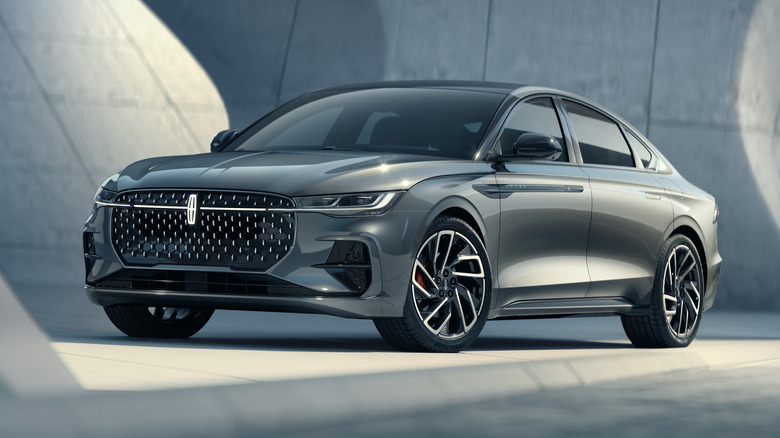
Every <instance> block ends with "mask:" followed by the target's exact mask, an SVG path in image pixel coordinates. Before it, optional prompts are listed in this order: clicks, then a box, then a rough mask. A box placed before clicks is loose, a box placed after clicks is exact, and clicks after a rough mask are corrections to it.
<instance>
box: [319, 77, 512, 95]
mask: <svg viewBox="0 0 780 438" xmlns="http://www.w3.org/2000/svg"><path fill="white" fill-rule="evenodd" d="M521 87H523V85H520V84H513V83H508V82H486V81H454V80H424V81H422V80H418V81H386V82H366V83H358V84H347V85H339V86H336V87H328V88H322V89H319V90H317V91H341V90H363V89H370V88H446V89H451V90H464V91H481V92H485V93H496V94H503V95H509V94H511V93H512V92H513V91H515V90H517V89H518V88H521Z"/></svg>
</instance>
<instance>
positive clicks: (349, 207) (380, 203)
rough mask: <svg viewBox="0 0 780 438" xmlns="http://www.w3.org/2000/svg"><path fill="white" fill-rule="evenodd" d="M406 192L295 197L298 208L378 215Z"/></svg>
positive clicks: (389, 207)
mask: <svg viewBox="0 0 780 438" xmlns="http://www.w3.org/2000/svg"><path fill="white" fill-rule="evenodd" d="M403 194H404V192H377V193H349V194H344V195H323V196H304V197H300V198H295V203H296V204H297V205H298V208H300V209H302V210H308V211H312V212H318V213H325V214H328V215H331V216H378V215H381V214H385V213H387V212H388V211H390V209H392V208H393V206H394V205H395V203H396V202H398V200H399V199H400V198H401V195H403Z"/></svg>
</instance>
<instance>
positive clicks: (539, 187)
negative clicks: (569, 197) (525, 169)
mask: <svg viewBox="0 0 780 438" xmlns="http://www.w3.org/2000/svg"><path fill="white" fill-rule="evenodd" d="M499 187H500V189H501V191H507V192H568V193H581V192H583V191H584V190H585V189H584V188H583V187H582V186H569V185H558V184H500V185H499Z"/></svg>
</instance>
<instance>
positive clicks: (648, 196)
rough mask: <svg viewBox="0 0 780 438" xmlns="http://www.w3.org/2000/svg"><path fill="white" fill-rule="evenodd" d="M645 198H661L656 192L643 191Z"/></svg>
mask: <svg viewBox="0 0 780 438" xmlns="http://www.w3.org/2000/svg"><path fill="white" fill-rule="evenodd" d="M645 198H647V199H656V200H657V199H661V195H659V194H658V193H650V192H645Z"/></svg>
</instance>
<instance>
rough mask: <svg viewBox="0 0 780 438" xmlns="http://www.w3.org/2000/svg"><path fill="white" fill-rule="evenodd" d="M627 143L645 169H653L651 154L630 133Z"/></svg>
mask: <svg viewBox="0 0 780 438" xmlns="http://www.w3.org/2000/svg"><path fill="white" fill-rule="evenodd" d="M628 143H629V144H631V148H632V149H634V153H635V154H636V155H637V156H638V157H639V160H640V161H641V162H642V166H644V168H645V169H653V168H655V163H654V162H653V161H654V160H653V153H652V152H650V150H649V149H647V146H645V145H644V143H642V142H641V141H639V139H638V138H636V137H635V136H634V134H632V133H631V132H628Z"/></svg>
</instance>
